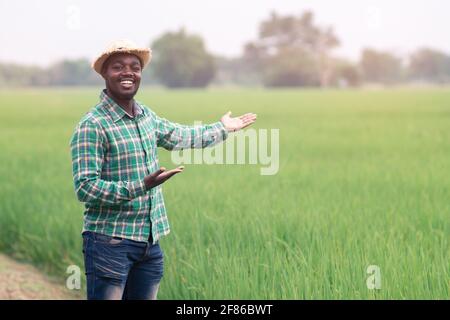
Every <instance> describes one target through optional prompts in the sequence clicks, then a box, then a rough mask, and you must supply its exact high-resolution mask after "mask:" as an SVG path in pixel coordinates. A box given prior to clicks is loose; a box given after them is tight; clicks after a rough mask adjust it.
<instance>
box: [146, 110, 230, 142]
mask: <svg viewBox="0 0 450 320" xmlns="http://www.w3.org/2000/svg"><path fill="white" fill-rule="evenodd" d="M153 116H154V121H155V128H156V136H157V145H158V147H163V148H164V149H166V150H180V149H187V148H206V147H212V146H214V145H216V144H218V143H220V142H222V141H224V140H225V139H227V138H228V130H227V129H225V127H224V125H223V123H222V122H221V121H218V122H215V123H212V124H207V125H196V126H187V125H182V124H179V123H175V122H171V121H169V120H167V119H164V118H161V117H159V116H157V115H156V114H155V113H153Z"/></svg>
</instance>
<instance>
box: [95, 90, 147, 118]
mask: <svg viewBox="0 0 450 320" xmlns="http://www.w3.org/2000/svg"><path fill="white" fill-rule="evenodd" d="M100 101H101V102H102V103H103V105H104V106H105V108H106V109H107V110H108V111H109V113H110V115H111V117H112V119H113V121H114V122H117V121H119V120H120V119H122V118H123V117H124V116H128V117H129V118H131V119H133V117H132V116H131V115H129V114H128V113H127V112H125V110H123V108H122V107H121V106H119V105H118V104H117V103H116V102H115V101H114V100H113V99H112V98H111V97H110V96H108V94H107V93H106V89H103V90H102V92H101V93H100ZM133 102H134V105H133V110H134V114H136V118H140V117H142V116H143V115H145V111H144V108H142V106H140V105H139V103H137V102H136V101H134V100H133Z"/></svg>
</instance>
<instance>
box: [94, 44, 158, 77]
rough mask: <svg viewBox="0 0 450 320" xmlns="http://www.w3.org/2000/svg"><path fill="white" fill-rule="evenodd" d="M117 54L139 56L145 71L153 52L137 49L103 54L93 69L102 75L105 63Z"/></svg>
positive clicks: (117, 50) (146, 49)
mask: <svg viewBox="0 0 450 320" xmlns="http://www.w3.org/2000/svg"><path fill="white" fill-rule="evenodd" d="M116 53H129V54H133V55H135V56H137V57H138V58H139V60H140V61H141V64H142V69H144V68H145V67H146V66H147V65H148V64H149V63H150V61H151V59H152V50H151V49H149V48H135V49H128V48H124V49H116V50H114V51H110V52H104V53H102V54H101V55H100V56H99V57H98V58H97V59H95V60H94V62H93V63H92V68H93V69H94V70H95V71H96V72H97V73H98V74H102V68H103V64H104V63H105V61H106V60H107V59H108V58H109V57H110V56H112V55H114V54H116Z"/></svg>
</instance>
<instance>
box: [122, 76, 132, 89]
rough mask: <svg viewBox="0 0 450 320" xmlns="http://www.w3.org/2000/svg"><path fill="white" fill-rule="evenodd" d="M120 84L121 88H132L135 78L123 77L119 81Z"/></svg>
mask: <svg viewBox="0 0 450 320" xmlns="http://www.w3.org/2000/svg"><path fill="white" fill-rule="evenodd" d="M119 83H120V86H121V87H122V88H123V89H126V90H127V89H131V88H134V84H135V80H134V79H133V78H123V79H121V80H120V81H119Z"/></svg>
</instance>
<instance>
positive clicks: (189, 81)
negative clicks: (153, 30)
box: [151, 29, 215, 88]
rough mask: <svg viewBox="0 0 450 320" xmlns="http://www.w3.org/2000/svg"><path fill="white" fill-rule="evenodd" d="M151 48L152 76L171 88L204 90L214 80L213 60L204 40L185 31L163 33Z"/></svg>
mask: <svg viewBox="0 0 450 320" xmlns="http://www.w3.org/2000/svg"><path fill="white" fill-rule="evenodd" d="M151 47H152V50H153V62H152V64H153V65H152V68H153V69H154V73H155V76H156V77H157V78H158V80H159V81H160V82H161V83H163V84H164V85H166V86H168V87H170V88H180V87H205V86H207V85H208V84H209V83H210V82H211V80H212V79H213V77H214V74H215V65H214V58H213V56H212V55H210V54H209V53H208V52H206V49H205V46H204V44H203V40H202V39H201V38H200V37H198V36H195V35H188V34H186V32H185V30H184V29H181V30H180V31H178V32H168V33H165V34H164V35H162V36H161V37H160V38H158V39H157V40H156V41H154V42H153V43H152V45H151Z"/></svg>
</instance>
